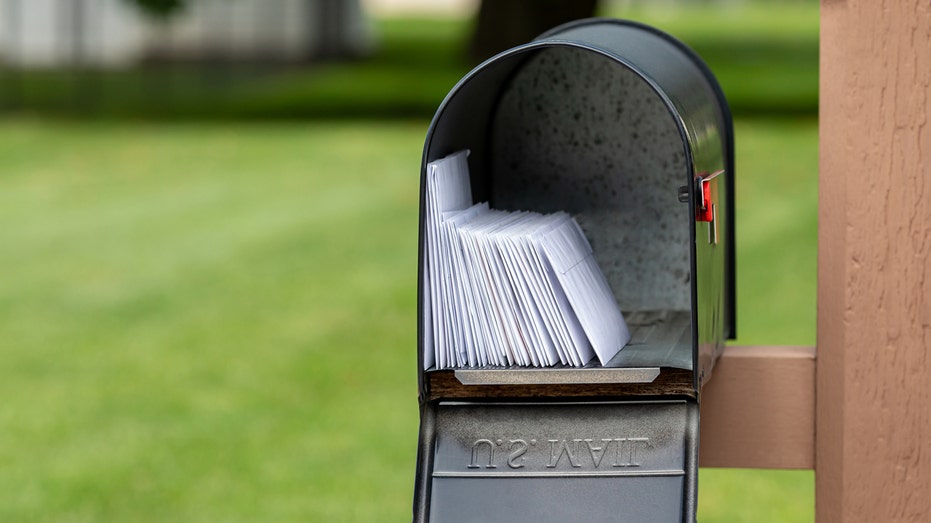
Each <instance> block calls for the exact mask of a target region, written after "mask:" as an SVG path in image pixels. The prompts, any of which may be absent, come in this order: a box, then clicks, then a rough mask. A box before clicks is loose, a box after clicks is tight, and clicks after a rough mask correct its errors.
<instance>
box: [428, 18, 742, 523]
mask: <svg viewBox="0 0 931 523" xmlns="http://www.w3.org/2000/svg"><path fill="white" fill-rule="evenodd" d="M463 149H468V150H470V151H471V153H470V156H469V160H468V162H469V170H470V176H471V178H470V183H471V190H472V194H473V196H474V198H475V200H476V201H478V200H482V201H488V202H490V204H491V206H492V207H495V208H498V209H505V210H532V211H538V212H544V213H548V212H555V211H566V212H568V213H570V214H571V215H572V216H573V217H574V218H575V219H576V220H577V221H578V223H579V225H580V226H581V228H582V230H583V231H584V233H585V235H586V237H587V238H588V240H589V242H590V243H591V247H592V251H593V252H594V256H595V259H596V260H597V262H598V266H599V267H600V268H601V270H602V272H603V273H604V275H605V277H606V279H607V281H608V283H609V285H610V289H611V292H612V293H613V294H614V297H615V298H616V300H617V302H618V304H619V306H620V308H621V310H622V311H623V313H624V317H625V319H626V321H627V324H628V326H629V329H630V332H631V335H632V338H631V340H630V342H629V343H628V344H627V345H626V347H625V348H624V349H623V350H621V351H620V352H618V354H617V355H616V356H615V357H614V358H613V359H612V360H611V361H609V362H607V363H606V364H605V365H601V364H600V363H597V362H593V363H589V364H587V365H585V366H584V367H581V368H574V367H566V366H560V365H557V366H555V367H546V368H518V367H481V368H457V369H436V368H427V369H424V366H423V365H424V354H423V350H424V339H425V335H426V329H428V328H429V326H428V325H426V324H425V320H424V310H423V309H424V292H425V285H426V282H425V281H424V272H423V261H424V257H425V256H426V249H427V247H428V246H427V245H426V242H427V235H426V234H425V230H424V227H425V218H424V205H425V190H426V185H425V182H424V179H425V175H426V168H427V165H428V164H429V163H430V162H433V161H435V160H438V159H440V158H443V157H445V156H447V155H449V154H451V153H454V152H456V151H460V150H463ZM421 178H422V183H421V221H420V261H421V263H420V267H421V270H420V275H419V289H420V291H419V296H420V300H419V301H420V306H419V308H418V309H419V318H420V319H419V324H418V331H419V335H418V354H419V357H418V362H419V401H420V413H421V422H420V439H419V446H418V458H417V473H416V484H415V494H414V497H415V499H414V519H415V520H416V521H535V522H544V521H569V520H580V521H635V522H644V521H694V519H695V505H696V503H695V501H696V493H697V485H696V482H697V470H698V455H697V454H698V423H699V419H698V402H699V400H700V393H701V387H702V384H703V383H704V382H706V381H707V380H708V379H709V378H710V376H711V372H712V368H713V366H714V362H715V358H716V356H717V354H718V353H719V351H720V350H721V349H722V347H723V344H724V341H725V339H727V338H729V337H733V335H734V334H735V312H734V305H735V304H734V301H735V300H734V296H735V293H734V284H735V282H734V215H733V213H734V205H733V198H734V152H733V128H732V122H731V116H730V112H729V109H728V107H727V103H726V101H725V99H724V96H723V93H722V91H721V88H720V86H719V85H718V83H717V81H716V80H715V78H714V76H713V75H712V74H711V72H710V71H709V69H708V68H707V67H706V66H705V64H704V63H703V62H702V61H701V59H699V57H698V56H697V55H696V54H695V53H694V52H693V51H691V50H690V49H689V48H688V47H686V46H685V45H684V44H682V43H681V42H679V41H678V40H676V39H674V38H673V37H671V36H669V35H667V34H665V33H663V32H661V31H659V30H657V29H654V28H651V27H648V26H645V25H642V24H638V23H634V22H629V21H622V20H610V19H590V20H581V21H577V22H572V23H569V24H566V25H562V26H560V27H557V28H555V29H553V30H551V31H549V32H547V33H545V34H543V35H542V36H540V37H539V38H537V39H536V40H534V41H533V42H530V43H527V44H524V45H521V46H518V47H515V48H513V49H510V50H508V51H505V52H502V53H500V54H499V55H497V56H495V57H493V58H491V59H489V60H488V61H486V62H484V63H482V64H481V65H479V66H478V67H476V68H475V69H474V70H473V71H471V72H470V73H469V74H467V75H466V76H465V77H464V78H463V79H462V80H461V81H460V82H459V83H458V84H457V85H456V86H455V87H454V88H453V89H452V91H450V93H449V94H448V96H447V97H446V99H445V100H444V101H443V103H442V104H441V105H440V107H439V109H438V110H437V112H436V115H435V117H434V119H433V122H432V124H431V126H430V129H429V131H428V134H427V137H426V142H425V145H424V152H423V166H422V173H421Z"/></svg>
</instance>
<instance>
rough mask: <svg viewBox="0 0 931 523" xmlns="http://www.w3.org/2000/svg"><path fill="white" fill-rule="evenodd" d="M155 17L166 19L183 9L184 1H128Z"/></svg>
mask: <svg viewBox="0 0 931 523" xmlns="http://www.w3.org/2000/svg"><path fill="white" fill-rule="evenodd" d="M127 1H128V2H130V3H133V4H136V5H138V6H139V7H141V8H142V10H143V11H145V12H146V13H149V14H151V15H154V16H160V17H165V16H168V15H170V14H172V13H174V12H175V11H177V10H179V9H181V7H183V5H184V2H183V0H127Z"/></svg>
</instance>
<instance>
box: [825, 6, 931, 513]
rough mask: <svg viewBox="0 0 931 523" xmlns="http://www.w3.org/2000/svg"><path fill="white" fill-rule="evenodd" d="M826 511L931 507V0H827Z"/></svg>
mask: <svg viewBox="0 0 931 523" xmlns="http://www.w3.org/2000/svg"><path fill="white" fill-rule="evenodd" d="M820 81H821V97H820V147H821V159H820V180H819V202H820V204H819V205H820V209H819V232H818V241H819V245H818V344H817V346H818V352H817V370H816V375H817V377H816V387H817V390H816V395H817V400H816V401H817V405H816V457H815V470H816V499H817V502H816V505H817V508H816V513H817V520H818V521H819V522H833V521H844V522H847V521H870V522H873V521H877V522H878V521H882V522H905V521H910V522H911V521H914V522H927V521H931V114H929V110H931V4H929V2H928V1H927V0H890V1H883V2H880V1H877V0H822V3H821V80H820Z"/></svg>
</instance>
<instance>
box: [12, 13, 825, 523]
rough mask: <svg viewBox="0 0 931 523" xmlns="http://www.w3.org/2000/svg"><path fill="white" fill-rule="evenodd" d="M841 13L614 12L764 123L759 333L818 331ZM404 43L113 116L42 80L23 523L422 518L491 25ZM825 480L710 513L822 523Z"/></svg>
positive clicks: (442, 28) (740, 140) (752, 139)
mask: <svg viewBox="0 0 931 523" xmlns="http://www.w3.org/2000/svg"><path fill="white" fill-rule="evenodd" d="M817 12H818V9H817V4H814V5H807V4H801V5H797V6H794V7H791V6H785V5H779V6H777V8H773V7H772V6H770V7H767V6H766V4H762V5H761V4H748V5H747V6H746V7H743V8H739V9H737V10H729V11H727V12H724V13H722V12H709V11H707V10H704V9H687V10H684V11H681V10H680V11H671V10H669V9H668V8H665V9H662V8H644V7H641V8H638V9H637V10H633V11H630V10H628V11H624V12H610V13H606V14H610V15H618V16H623V17H629V18H634V19H638V20H643V21H646V22H649V23H652V24H655V25H658V26H659V27H661V28H663V29H666V30H668V31H670V32H672V33H674V34H676V35H677V36H679V37H681V38H682V39H683V40H685V41H686V42H687V43H689V44H690V45H692V46H694V47H695V48H696V49H697V50H698V51H699V53H701V54H702V56H704V57H705V58H706V60H707V61H708V62H709V64H710V65H711V67H712V69H713V70H714V71H715V72H716V74H717V75H718V76H719V78H720V79H721V82H722V85H723V86H724V89H725V91H726V92H727V94H728V97H729V100H730V101H731V104H732V106H733V108H734V110H735V114H736V115H737V116H738V122H737V134H736V136H737V138H736V139H737V168H738V171H737V191H738V196H737V198H738V200H737V202H738V203H737V217H738V226H737V227H738V228H737V234H738V240H737V247H738V318H739V320H738V321H739V324H738V330H739V333H740V339H739V340H738V343H744V344H813V343H814V339H815V335H814V332H815V255H816V219H817V212H816V205H817V194H816V190H817V180H816V169H817V124H816V122H815V120H814V119H813V118H814V116H815V113H814V112H813V111H814V109H815V108H816V107H817V76H816V74H817ZM379 28H380V30H381V31H382V34H383V35H384V45H383V47H382V49H381V51H380V53H379V55H378V56H377V57H376V58H375V59H374V60H372V61H370V62H366V63H361V64H359V63H356V64H353V63H348V64H339V63H336V64H322V65H318V66H316V67H314V68H311V69H306V70H287V71H272V72H260V74H258V75H255V74H253V73H250V72H249V71H246V72H245V73H242V72H241V71H234V70H230V71H220V72H219V73H218V74H213V73H211V74H209V75H204V74H202V73H201V72H197V71H193V70H185V69H183V68H176V69H172V70H170V71H169V73H170V74H168V75H160V73H159V72H158V71H156V72H154V73H153V72H152V71H127V72H120V73H114V74H100V75H96V76H94V77H93V78H92V80H91V81H92V83H90V84H86V85H90V86H92V87H94V88H99V89H103V90H106V92H107V93H109V95H108V96H106V97H102V98H94V100H96V101H95V102H93V103H87V104H84V103H79V104H77V105H75V104H74V103H73V102H74V98H73V96H74V94H73V92H72V91H71V89H72V87H73V84H72V83H69V82H71V81H72V80H73V78H71V77H69V76H68V75H67V74H63V73H61V72H57V73H56V72H50V73H36V74H29V75H24V76H23V77H20V78H18V81H21V82H22V83H21V84H19V88H22V89H24V91H25V92H26V93H27V95H28V99H27V100H26V101H28V102H29V103H28V104H26V105H25V106H21V107H19V108H18V109H16V111H15V113H17V114H16V115H15V116H13V117H8V118H6V119H0V224H2V227H0V266H2V267H3V269H4V270H3V272H2V273H0V362H2V365H0V397H2V398H3V401H0V521H17V522H18V521H23V522H46V521H55V522H60V521H66V522H97V521H134V522H136V521H138V522H146V521H153V522H154V521H159V522H161V521H203V522H215V521H231V522H232V521H249V522H252V521H359V522H370V521H386V522H387V521H392V522H393V521H405V520H409V519H410V507H411V502H412V487H413V479H414V460H415V447H416V438H417V424H418V419H417V399H416V394H417V390H416V388H417V386H416V377H417V368H416V354H415V350H416V346H415V345H416V336H415V335H416V333H415V324H416V321H415V320H416V318H415V316H416V296H415V294H416V293H415V287H416V272H417V267H416V265H417V264H416V248H417V237H416V229H417V199H418V195H417V191H418V175H419V173H418V167H419V161H420V154H421V148H422V145H423V138H424V134H425V132H426V127H427V120H426V118H428V117H429V116H430V115H431V114H432V112H433V110H434V109H435V108H436V106H437V104H438V103H439V102H440V100H441V99H442V97H443V96H444V95H445V94H446V92H447V91H448V89H449V88H450V87H451V86H452V85H453V84H454V83H455V81H456V80H457V79H458V78H459V77H460V76H461V75H462V74H463V73H465V72H466V71H467V69H468V66H467V65H466V64H465V63H463V62H462V61H461V60H460V59H459V56H460V55H459V54H458V53H459V52H460V50H461V46H462V42H463V41H464V38H465V36H466V34H467V31H468V24H467V23H465V22H463V21H455V20H453V21H448V20H447V21H435V20H430V21H423V20H410V19H405V20H385V21H379ZM241 73H242V74H244V75H245V76H242V77H240V76H238V75H240V74H241ZM6 80H9V77H4V78H0V101H2V100H3V99H4V98H3V96H6V94H8V93H9V92H8V91H3V89H9V88H11V85H12V86H15V85H16V84H14V83H11V82H8V81H6ZM240 80H241V81H240ZM151 82H155V83H154V84H153V83H151ZM163 88H164V92H162V89H163ZM153 89H154V91H153ZM156 95H159V96H156ZM161 95H164V96H161ZM78 100H79V101H80V99H78ZM34 115H43V116H42V117H38V116H34ZM48 115H53V116H54V117H58V116H67V117H68V119H67V120H62V119H61V118H57V119H49V118H47V117H46V116H48ZM88 115H96V116H108V117H112V118H111V119H109V120H108V121H107V122H105V123H101V122H94V121H89V120H85V119H80V118H72V117H75V116H78V117H81V116H88ZM783 115H792V116H795V117H798V116H801V119H795V120H789V119H785V118H781V116H783ZM321 116H324V117H328V118H333V119H331V120H324V121H320V120H317V121H310V122H308V121H304V120H301V119H302V118H306V117H321ZM178 117H180V118H182V119H183V120H184V121H183V122H180V123H179V122H174V123H171V122H168V121H165V120H168V119H171V118H178ZM751 117H752V118H751ZM203 118H210V119H215V120H214V121H213V122H212V123H211V122H205V121H203V120H202V119H203ZM243 118H244V119H250V120H251V122H249V123H243V122H241V121H239V120H238V119H243ZM378 118H382V119H378ZM384 118H390V119H384ZM813 485H814V482H813V474H812V473H811V472H786V471H775V472H772V471H769V472H767V471H732V470H702V471H701V473H700V482H699V492H700V496H699V519H700V521H702V522H703V523H708V522H742V521H746V522H758V521H774V522H803V521H811V520H812V519H813V495H814V488H813Z"/></svg>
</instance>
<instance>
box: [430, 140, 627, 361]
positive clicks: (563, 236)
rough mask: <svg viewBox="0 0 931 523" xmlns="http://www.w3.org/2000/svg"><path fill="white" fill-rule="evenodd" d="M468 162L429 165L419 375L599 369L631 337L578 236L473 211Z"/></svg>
mask: <svg viewBox="0 0 931 523" xmlns="http://www.w3.org/2000/svg"><path fill="white" fill-rule="evenodd" d="M468 154H469V153H468V151H460V152H457V153H455V154H452V155H450V156H448V157H446V158H443V159H441V160H438V161H435V162H432V163H430V164H429V165H428V166H427V173H426V175H427V181H426V183H427V187H426V191H427V192H426V206H427V209H426V223H425V227H426V250H425V253H424V254H425V256H424V276H423V281H424V287H423V291H424V293H425V295H424V298H423V303H424V315H425V332H424V351H425V352H424V368H425V369H430V368H433V367H435V368H438V369H442V368H451V367H485V366H534V367H542V366H551V365H557V364H562V365H567V366H574V367H581V366H583V365H586V364H587V363H588V362H589V361H590V360H591V359H592V358H593V357H595V356H597V357H598V360H599V362H600V363H601V364H602V365H604V364H606V363H607V362H608V361H609V360H610V359H611V358H612V357H614V355H615V354H617V352H618V351H620V350H621V349H622V348H623V347H624V345H625V344H626V343H627V342H628V341H629V340H630V332H629V331H628V329H627V324H626V323H625V322H624V317H623V316H622V315H621V311H620V309H619V308H618V305H617V301H616V300H615V299H614V295H613V294H612V293H611V289H610V288H609V286H608V282H607V280H606V279H605V277H604V274H602V272H601V269H600V268H599V267H598V264H597V263H596V261H595V258H594V256H593V254H592V249H591V246H590V245H589V243H588V240H587V239H586V238H585V234H584V233H583V232H582V229H581V228H580V227H579V225H578V224H577V223H576V222H575V220H573V219H572V217H571V216H569V215H568V214H566V213H564V212H558V213H554V214H539V213H535V212H523V211H518V212H510V211H500V210H495V209H490V208H489V206H488V204H487V203H479V204H473V203H472V191H471V188H470V181H469V169H468V162H467V160H468Z"/></svg>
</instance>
